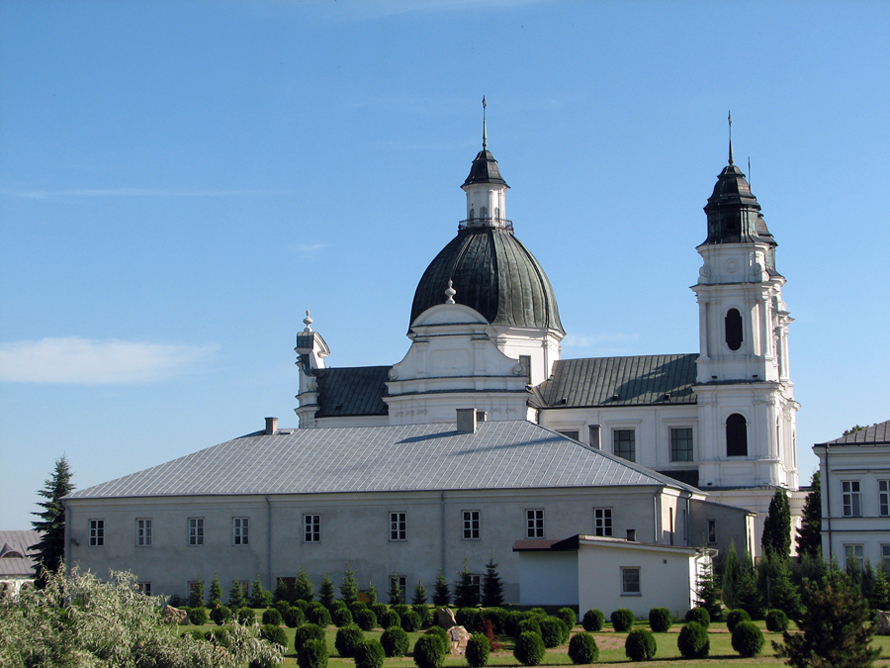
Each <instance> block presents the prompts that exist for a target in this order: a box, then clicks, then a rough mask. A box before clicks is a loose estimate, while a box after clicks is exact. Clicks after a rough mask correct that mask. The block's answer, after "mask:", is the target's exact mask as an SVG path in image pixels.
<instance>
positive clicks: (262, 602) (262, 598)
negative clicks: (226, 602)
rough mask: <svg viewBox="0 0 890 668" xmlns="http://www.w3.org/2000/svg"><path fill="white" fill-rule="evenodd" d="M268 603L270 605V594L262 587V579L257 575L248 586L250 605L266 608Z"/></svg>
mask: <svg viewBox="0 0 890 668" xmlns="http://www.w3.org/2000/svg"><path fill="white" fill-rule="evenodd" d="M270 605H272V594H271V593H269V592H267V591H266V590H265V589H263V581H262V580H260V576H259V575H257V576H256V579H255V580H254V581H253V584H252V585H251V586H250V607H251V608H268V607H269V606H270Z"/></svg>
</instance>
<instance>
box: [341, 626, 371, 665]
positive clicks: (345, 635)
mask: <svg viewBox="0 0 890 668" xmlns="http://www.w3.org/2000/svg"><path fill="white" fill-rule="evenodd" d="M364 639H365V634H364V632H363V631H362V630H361V629H360V628H359V627H358V626H357V625H356V624H347V625H346V626H344V627H342V628H340V629H338V630H337V637H336V638H334V647H335V648H336V649H337V654H339V655H340V656H341V657H343V658H344V659H349V658H351V657H352V654H353V652H354V651H355V648H356V647H357V646H358V644H359V643H360V642H361V641H362V640H364Z"/></svg>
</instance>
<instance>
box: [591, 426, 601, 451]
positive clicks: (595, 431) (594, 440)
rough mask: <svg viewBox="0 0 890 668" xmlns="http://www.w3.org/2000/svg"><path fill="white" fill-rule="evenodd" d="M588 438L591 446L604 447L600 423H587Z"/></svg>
mask: <svg viewBox="0 0 890 668" xmlns="http://www.w3.org/2000/svg"><path fill="white" fill-rule="evenodd" d="M587 439H588V443H589V445H590V447H592V448H601V447H603V445H602V443H600V426H599V425H598V424H589V425H587Z"/></svg>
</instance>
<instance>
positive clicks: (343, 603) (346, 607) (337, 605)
mask: <svg viewBox="0 0 890 668" xmlns="http://www.w3.org/2000/svg"><path fill="white" fill-rule="evenodd" d="M338 608H343V609H344V610H349V605H348V604H347V603H346V601H344V600H342V599H339V598H337V599H334V601H333V602H332V603H331V605H330V606H329V607H328V610H330V611H331V612H334V610H336V609H338Z"/></svg>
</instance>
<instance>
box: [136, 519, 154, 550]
mask: <svg viewBox="0 0 890 668" xmlns="http://www.w3.org/2000/svg"><path fill="white" fill-rule="evenodd" d="M136 545H137V546H138V547H148V546H149V545H151V520H150V519H142V520H136Z"/></svg>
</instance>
